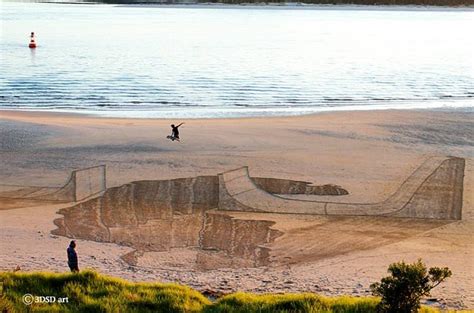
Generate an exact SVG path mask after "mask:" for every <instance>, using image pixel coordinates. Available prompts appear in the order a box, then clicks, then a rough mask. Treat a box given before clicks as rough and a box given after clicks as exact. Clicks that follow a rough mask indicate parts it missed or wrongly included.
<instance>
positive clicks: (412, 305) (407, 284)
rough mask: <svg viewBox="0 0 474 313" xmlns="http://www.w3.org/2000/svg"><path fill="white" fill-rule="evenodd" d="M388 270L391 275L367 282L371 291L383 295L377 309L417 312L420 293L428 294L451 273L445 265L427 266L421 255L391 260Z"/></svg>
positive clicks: (400, 312)
mask: <svg viewBox="0 0 474 313" xmlns="http://www.w3.org/2000/svg"><path fill="white" fill-rule="evenodd" d="M388 272H389V273H390V274H391V276H387V277H384V278H382V280H381V282H380V283H378V282H377V283H374V284H372V285H370V289H371V290H372V294H373V295H375V296H380V297H382V299H381V301H380V303H379V304H378V307H377V309H378V311H379V312H384V313H395V312H396V313H414V312H418V309H419V308H420V299H421V297H425V296H429V295H430V291H431V289H433V288H434V287H436V286H438V285H439V284H440V283H442V282H443V281H444V280H445V279H446V278H448V277H450V276H451V275H452V273H451V271H450V270H449V268H447V267H444V268H439V267H432V268H430V269H429V270H427V268H426V265H425V264H424V263H423V262H422V261H421V259H418V261H417V262H415V263H413V264H406V263H405V262H403V261H402V262H398V263H393V264H390V266H389V267H388Z"/></svg>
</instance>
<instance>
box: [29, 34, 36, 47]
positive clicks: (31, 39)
mask: <svg viewBox="0 0 474 313" xmlns="http://www.w3.org/2000/svg"><path fill="white" fill-rule="evenodd" d="M28 47H29V48H30V49H34V48H36V41H35V33H34V32H31V38H30V44H29V45H28Z"/></svg>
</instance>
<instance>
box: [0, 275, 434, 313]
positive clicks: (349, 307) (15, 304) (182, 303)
mask: <svg viewBox="0 0 474 313" xmlns="http://www.w3.org/2000/svg"><path fill="white" fill-rule="evenodd" d="M0 282H2V283H3V284H2V285H3V288H2V289H1V290H0V292H1V295H0V311H1V312H8V313H10V312H11V313H13V312H170V313H172V312H190V313H192V312H202V313H223V312H226V313H244V312H245V313H247V312H258V313H267V312H268V313H270V312H271V313H273V312H280V313H285V312H287V313H290V312H292V313H296V312H308V313H315V312H318V313H326V312H328V313H329V312H335V313H371V312H374V313H375V312H376V309H375V307H376V305H377V303H378V301H379V300H378V299H377V298H374V297H360V298H358V297H347V296H344V297H323V296H319V295H316V294H312V293H302V294H263V295H256V294H250V293H241V292H238V293H234V294H230V295H227V296H224V297H222V298H220V299H218V300H217V301H216V302H211V301H209V300H208V299H207V298H206V297H204V296H203V295H202V294H200V293H199V292H197V291H195V290H193V289H191V288H189V287H186V286H182V285H178V284H159V283H131V282H128V281H126V280H122V279H117V278H113V277H109V276H105V275H101V274H98V273H96V272H93V271H83V272H80V273H78V274H73V273H66V274H57V273H46V272H35V273H18V272H17V273H10V272H0ZM27 293H28V294H32V295H33V296H55V297H56V303H33V304H32V305H29V306H27V305H25V304H24V303H23V302H22V297H23V295H24V294H27ZM62 297H67V298H68V303H57V302H58V300H59V298H62ZM421 312H422V313H432V312H433V313H434V312H439V311H438V310H435V309H431V308H427V307H424V308H423V309H422V310H421Z"/></svg>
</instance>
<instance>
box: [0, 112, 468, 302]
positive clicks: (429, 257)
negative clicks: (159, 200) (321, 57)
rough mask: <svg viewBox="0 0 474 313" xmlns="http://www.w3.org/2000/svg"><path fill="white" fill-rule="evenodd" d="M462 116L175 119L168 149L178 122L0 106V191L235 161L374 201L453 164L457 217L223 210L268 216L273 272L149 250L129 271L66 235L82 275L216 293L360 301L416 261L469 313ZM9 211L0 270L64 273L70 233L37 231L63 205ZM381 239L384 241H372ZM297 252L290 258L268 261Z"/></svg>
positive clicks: (118, 251)
mask: <svg viewBox="0 0 474 313" xmlns="http://www.w3.org/2000/svg"><path fill="white" fill-rule="evenodd" d="M473 116H474V114H472V113H465V112H462V113H461V112H433V111H371V112H344V113H324V114H319V115H311V116H302V117H291V118H253V119H217V120H214V119H208V120H206V119H202V120H186V121H185V122H186V124H185V125H184V126H183V127H182V129H181V136H182V142H181V143H177V142H171V141H169V140H167V139H166V138H165V137H166V135H168V133H169V132H170V127H169V124H171V123H172V122H177V121H169V120H152V119H149V120H141V119H108V118H95V117H88V116H81V115H66V114H51V113H48V114H47V113H32V112H10V111H0V136H1V137H0V138H1V140H0V160H1V161H2V162H1V163H0V184H3V185H0V191H1V190H6V189H8V188H11V187H8V186H6V185H5V184H9V185H39V186H60V185H62V184H64V183H65V180H66V178H67V175H68V173H69V172H70V170H71V169H76V168H83V167H88V166H94V165H98V164H106V165H107V184H108V186H109V187H110V186H118V185H121V184H124V183H128V182H130V181H134V180H145V179H155V180H156V179H168V178H176V177H188V176H196V175H215V174H216V173H218V172H222V171H225V170H229V169H233V168H236V167H239V166H242V165H248V166H249V167H250V171H251V174H252V175H253V176H266V177H281V178H288V179H294V180H305V181H311V182H314V183H315V184H328V183H332V184H337V185H340V186H342V187H343V188H345V189H347V190H348V191H349V193H350V194H349V195H347V196H340V197H338V199H340V201H364V202H375V201H380V200H383V199H384V198H386V197H387V196H388V195H389V194H391V193H392V192H393V191H394V190H395V189H396V188H397V187H398V186H399V185H400V182H401V181H403V179H404V178H406V177H407V176H408V175H409V174H410V173H411V172H412V171H413V170H414V169H415V168H416V167H417V166H418V165H419V164H420V163H421V162H422V161H423V160H425V159H426V158H427V157H428V156H432V155H452V156H457V157H463V158H465V159H466V169H465V178H464V202H463V209H462V210H463V219H462V220H461V221H454V222H450V221H442V222H436V223H431V222H430V223H418V224H417V223H416V222H413V221H411V220H409V219H407V220H406V223H405V222H404V221H405V220H403V219H402V220H400V219H398V220H390V219H386V220H384V221H382V222H381V221H380V220H377V219H373V218H362V217H361V218H347V217H346V218H334V219H329V220H328V218H325V217H318V216H295V215H282V214H256V213H252V214H250V213H235V216H236V217H238V218H249V219H263V218H264V219H265V220H272V221H275V222H276V224H275V225H274V226H273V227H274V228H276V229H278V230H282V231H283V232H284V233H285V235H284V236H282V237H280V238H278V239H277V240H276V241H275V244H274V247H273V250H272V258H274V260H275V262H274V264H273V265H272V266H270V267H261V268H251V269H245V270H242V269H215V270H209V271H198V270H195V269H193V268H192V266H189V263H190V262H192V260H193V259H195V253H196V252H195V251H193V250H192V249H174V250H173V251H169V252H148V253H145V254H144V255H142V256H141V257H139V258H138V266H137V267H131V266H129V265H128V264H127V263H125V262H124V261H123V260H121V259H120V256H122V255H124V254H125V253H127V252H131V251H132V249H131V248H127V247H121V246H118V245H115V244H104V243H97V242H92V241H85V240H78V249H77V250H78V253H79V257H80V265H81V267H82V268H85V267H91V268H95V269H97V270H99V271H100V272H103V273H107V274H111V275H116V276H121V277H124V278H128V279H132V280H140V281H141V280H146V281H150V280H160V281H178V282H182V283H185V284H189V285H191V286H193V287H196V288H198V289H200V290H205V289H212V290H219V291H224V292H229V291H235V290H244V291H245V290H248V291H258V292H280V291H285V292H287V291H316V292H320V293H325V294H329V295H334V294H355V295H358V294H361V295H363V294H367V293H368V287H369V285H370V283H371V282H374V281H377V280H379V279H380V278H381V277H382V276H383V275H385V273H386V268H387V266H388V264H390V263H391V262H395V261H399V260H405V261H410V262H411V261H414V260H416V259H417V258H420V257H421V258H423V260H424V261H425V262H426V263H427V265H429V266H448V267H450V268H451V269H452V271H453V277H452V278H450V279H449V280H448V281H447V282H446V283H445V284H443V285H441V286H440V287H438V288H437V289H435V291H434V293H433V294H434V297H437V298H439V299H444V300H442V301H440V302H445V303H447V304H448V305H449V306H450V307H453V308H461V307H464V308H471V309H474V292H473V290H474V288H473V283H472V282H473V281H474V280H473V278H474V264H473V261H472V260H474V244H473V239H474V238H473V229H474V227H473V226H474V210H473V194H474V192H473V186H474V184H473V179H474V176H473V165H474V163H473V156H474V149H473V146H474V140H473V138H474V136H473V135H474V122H472V121H473ZM27 205H32V204H27ZM14 206H15V205H11V203H10V204H5V202H3V207H2V208H3V210H1V211H0V235H1V236H0V238H1V239H0V268H3V269H12V268H14V267H15V266H17V265H19V266H20V267H21V268H22V269H24V270H53V271H66V270H67V266H66V261H65V249H66V247H67V243H68V241H69V239H68V238H64V237H58V236H53V235H51V234H50V231H51V230H53V229H54V228H55V226H54V225H53V220H54V219H55V218H57V217H59V216H58V215H57V214H56V212H57V210H58V209H59V208H61V207H67V206H70V205H68V204H43V205H42V206H37V207H26V208H17V209H9V208H11V207H14ZM233 214H234V213H233ZM262 215H264V216H262ZM321 225H324V226H321ZM387 229H388V230H389V231H387ZM380 233H385V234H386V236H385V237H384V238H381V239H380V240H374V237H375V238H376V237H377V236H378V234H380ZM354 242H356V243H357V244H354ZM296 251H299V252H298V253H296ZM296 254H298V255H299V256H301V257H299V258H297V259H294V260H292V261H291V262H280V261H281V260H283V259H285V258H291V257H292V255H296ZM279 260H280V261H279ZM288 263H289V264H288Z"/></svg>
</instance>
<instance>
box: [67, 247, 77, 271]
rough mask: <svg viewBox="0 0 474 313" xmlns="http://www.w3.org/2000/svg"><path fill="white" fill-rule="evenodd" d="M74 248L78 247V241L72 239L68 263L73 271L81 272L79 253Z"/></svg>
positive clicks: (68, 251) (68, 252) (68, 249)
mask: <svg viewBox="0 0 474 313" xmlns="http://www.w3.org/2000/svg"><path fill="white" fill-rule="evenodd" d="M74 248H76V242H75V241H74V240H72V241H71V243H70V244H69V247H68V248H67V265H69V268H70V269H71V272H79V266H78V263H77V253H76V250H75V249H74Z"/></svg>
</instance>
